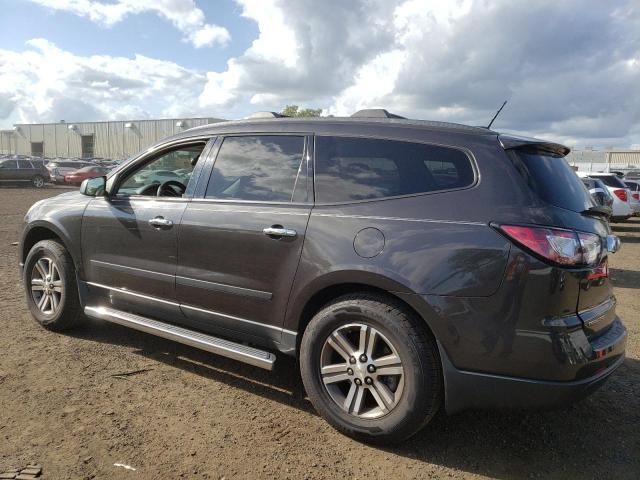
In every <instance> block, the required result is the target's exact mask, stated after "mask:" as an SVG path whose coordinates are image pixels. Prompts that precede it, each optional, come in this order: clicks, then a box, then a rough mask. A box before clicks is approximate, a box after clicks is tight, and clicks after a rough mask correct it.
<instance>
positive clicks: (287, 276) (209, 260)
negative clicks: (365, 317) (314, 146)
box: [176, 135, 311, 348]
mask: <svg viewBox="0 0 640 480" xmlns="http://www.w3.org/2000/svg"><path fill="white" fill-rule="evenodd" d="M306 144H307V137H305V136H304V135H299V136H296V135H252V136H228V137H226V138H224V139H223V141H222V144H221V146H220V148H219V151H218V153H217V156H216V159H215V163H214V165H213V169H212V173H211V175H210V178H209V179H208V183H206V182H205V183H206V189H205V188H202V189H201V187H200V186H198V190H199V191H200V190H202V194H201V195H200V198H194V199H193V201H192V202H191V203H190V204H189V205H188V206H187V208H186V211H185V213H184V216H183V219H182V224H181V226H180V228H181V231H180V238H179V244H178V270H177V275H176V295H177V298H178V300H179V302H180V304H181V307H182V310H183V313H184V315H185V317H186V323H188V324H189V325H190V326H191V327H193V328H197V329H199V330H204V331H208V332H211V333H218V334H223V335H227V336H231V337H234V336H236V337H239V338H243V339H245V340H246V339H251V340H252V341H254V342H255V343H258V344H266V345H270V346H278V347H279V348H282V345H279V344H280V343H281V342H284V343H285V344H287V345H290V344H293V345H295V333H293V332H287V331H283V330H282V328H281V327H282V323H283V319H284V313H285V309H286V305H287V300H288V297H289V291H290V290H291V285H292V282H293V278H294V276H295V272H296V269H297V266H298V262H299V259H300V254H301V252H302V245H303V242H304V237H305V233H306V228H307V222H308V220H309V214H310V211H311V203H310V195H308V193H307V192H308V191H310V188H308V187H307V178H308V175H307V168H308V161H307V154H306V148H305V146H306ZM204 180H205V181H206V180H207V179H206V178H205V179H204ZM283 333H284V337H285V338H283Z"/></svg>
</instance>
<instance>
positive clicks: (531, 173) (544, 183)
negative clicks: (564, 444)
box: [513, 150, 594, 212]
mask: <svg viewBox="0 0 640 480" xmlns="http://www.w3.org/2000/svg"><path fill="white" fill-rule="evenodd" d="M513 154H514V155H515V157H514V158H515V161H516V167H518V171H519V172H520V173H521V174H522V175H523V176H524V177H525V179H526V181H527V183H528V184H529V187H530V188H531V189H532V190H533V191H534V192H535V193H537V194H538V196H539V197H540V198H541V199H542V200H544V201H545V202H547V203H550V204H551V205H555V206H557V207H562V208H566V209H568V210H573V211H574V212H582V211H584V210H587V209H588V208H590V207H592V206H593V205H594V203H593V200H592V199H591V195H590V194H589V192H588V191H587V189H586V187H585V186H584V183H582V182H581V181H580V179H579V178H578V175H576V173H575V172H574V171H573V170H572V168H571V167H570V166H569V164H568V163H567V162H566V160H565V159H564V157H561V156H557V155H553V154H550V153H541V152H536V151H529V150H516V151H514V153H513Z"/></svg>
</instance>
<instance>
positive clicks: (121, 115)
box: [0, 39, 210, 123]
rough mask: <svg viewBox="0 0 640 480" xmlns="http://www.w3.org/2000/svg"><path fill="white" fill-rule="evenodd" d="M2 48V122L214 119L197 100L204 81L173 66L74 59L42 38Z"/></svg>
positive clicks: (156, 62) (119, 59) (137, 60)
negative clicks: (19, 48)
mask: <svg viewBox="0 0 640 480" xmlns="http://www.w3.org/2000/svg"><path fill="white" fill-rule="evenodd" d="M27 47H28V48H27V49H26V50H25V51H23V52H12V51H7V50H0V118H11V119H12V120H15V121H16V122H21V123H29V122H45V121H58V120H61V119H66V120H72V121H90V120H104V119H110V118H114V119H126V118H150V117H176V116H191V115H196V114H197V115H210V113H209V112H204V111H203V110H202V109H201V108H200V107H199V106H198V105H197V101H196V92H198V91H200V90H202V89H203V88H204V84H205V81H206V77H205V76H204V75H203V74H202V73H199V72H196V71H193V70H190V69H187V68H184V67H181V66H180V65H177V64H175V63H173V62H169V61H163V60H156V59H152V58H148V57H145V56H142V55H135V56H134V57H132V58H126V57H110V56H104V55H96V56H90V57H82V56H76V55H74V54H72V53H70V52H67V51H64V50H62V49H60V48H58V47H56V46H55V45H54V44H52V43H51V42H49V41H47V40H44V39H34V40H30V41H29V42H28V43H27Z"/></svg>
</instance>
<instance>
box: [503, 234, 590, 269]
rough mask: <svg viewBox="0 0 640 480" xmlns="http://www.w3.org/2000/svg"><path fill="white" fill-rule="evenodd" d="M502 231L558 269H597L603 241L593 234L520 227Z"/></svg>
mask: <svg viewBox="0 0 640 480" xmlns="http://www.w3.org/2000/svg"><path fill="white" fill-rule="evenodd" d="M499 228H500V230H501V231H502V232H503V233H504V234H505V235H507V236H508V237H509V238H510V239H512V240H514V241H515V242H516V243H518V244H520V245H522V246H523V247H525V248H527V249H529V250H531V251H532V252H533V253H535V254H537V255H538V256H540V257H542V258H543V259H544V260H547V261H550V262H553V263H556V264H558V265H567V266H583V265H595V264H596V262H597V261H598V258H599V257H600V251H601V250H602V242H601V241H600V237H599V236H598V235H594V234H591V233H583V232H574V231H573V230H561V229H559V228H549V227H525V226H519V225H501V226H500V227H499Z"/></svg>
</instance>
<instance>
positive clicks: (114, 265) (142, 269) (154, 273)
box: [89, 260, 173, 278]
mask: <svg viewBox="0 0 640 480" xmlns="http://www.w3.org/2000/svg"><path fill="white" fill-rule="evenodd" d="M89 263H95V264H99V265H106V266H107V267H112V268H117V269H119V270H120V269H122V270H128V271H133V272H134V273H135V272H141V273H145V274H151V275H157V276H161V277H171V278H173V275H171V274H169V273H162V272H155V271H153V270H145V269H144V268H138V267H129V266H127V265H119V264H117V263H110V262H103V261H102V260H89Z"/></svg>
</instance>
